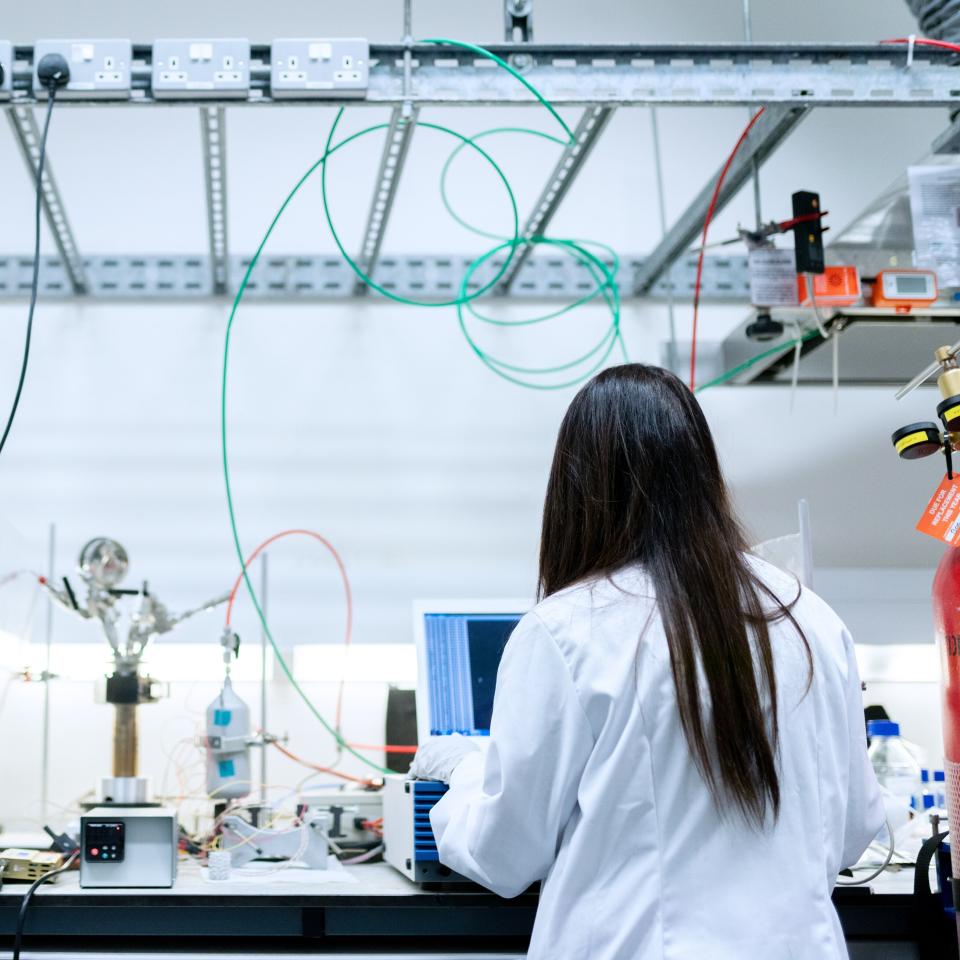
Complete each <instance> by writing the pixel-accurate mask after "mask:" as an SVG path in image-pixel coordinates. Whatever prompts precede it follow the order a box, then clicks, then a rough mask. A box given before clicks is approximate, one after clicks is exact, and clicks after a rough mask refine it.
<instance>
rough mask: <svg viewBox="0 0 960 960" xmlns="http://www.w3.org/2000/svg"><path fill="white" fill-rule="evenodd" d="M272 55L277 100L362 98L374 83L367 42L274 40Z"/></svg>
mask: <svg viewBox="0 0 960 960" xmlns="http://www.w3.org/2000/svg"><path fill="white" fill-rule="evenodd" d="M270 53H271V61H270V92H271V96H272V97H273V98H274V100H283V99H301V100H303V99H308V98H323V97H343V96H346V97H362V96H364V95H365V94H366V92H367V87H368V86H369V84H370V44H369V42H368V41H366V40H363V39H358V38H351V39H335V40H323V39H317V40H274V41H273V43H272V44H271V47H270Z"/></svg>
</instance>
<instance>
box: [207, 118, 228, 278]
mask: <svg viewBox="0 0 960 960" xmlns="http://www.w3.org/2000/svg"><path fill="white" fill-rule="evenodd" d="M200 130H201V133H202V139H203V172H204V182H205V186H206V198H207V234H208V241H209V248H210V277H211V282H212V288H213V292H214V293H215V294H218V295H219V294H224V293H226V292H227V282H228V280H229V276H228V268H229V264H228V261H227V131H226V125H225V117H224V109H223V107H201V108H200Z"/></svg>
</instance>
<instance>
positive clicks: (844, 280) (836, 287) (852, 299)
mask: <svg viewBox="0 0 960 960" xmlns="http://www.w3.org/2000/svg"><path fill="white" fill-rule="evenodd" d="M808 279H809V278H808V277H807V275H806V274H805V273H801V274H800V275H799V276H798V277H797V299H798V301H799V303H800V305H801V306H803V307H812V306H813V305H814V301H816V305H817V306H818V307H849V306H852V305H853V304H855V303H856V302H857V301H858V300H859V299H860V274H858V273H857V268H856V267H848V266H842V267H825V268H824V271H823V273H816V274H813V298H811V297H810V291H809V290H808V288H807V283H808Z"/></svg>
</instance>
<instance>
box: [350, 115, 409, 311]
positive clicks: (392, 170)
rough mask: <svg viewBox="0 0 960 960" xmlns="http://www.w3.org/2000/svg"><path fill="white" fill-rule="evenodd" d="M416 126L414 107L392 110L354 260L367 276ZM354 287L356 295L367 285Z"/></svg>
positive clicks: (388, 215) (380, 243) (361, 284)
mask: <svg viewBox="0 0 960 960" xmlns="http://www.w3.org/2000/svg"><path fill="white" fill-rule="evenodd" d="M416 125H417V109H416V107H411V106H410V105H409V104H407V105H405V106H404V107H396V108H395V109H394V111H393V113H392V115H391V117H390V126H389V128H388V129H387V142H386V143H385V144H384V145H383V154H382V156H381V157H380V169H379V171H378V173H377V186H376V189H375V190H374V192H373V199H372V200H371V202H370V212H369V213H368V214H367V227H366V229H365V230H364V232H363V242H362V243H361V245H360V254H359V256H358V257H357V264H358V265H359V267H360V269H361V270H362V271H363V272H364V273H365V274H366V275H367V276H368V277H369V276H372V275H373V271H374V269H375V268H376V266H377V260H378V259H379V257H380V247H381V246H382V244H383V236H384V234H385V233H386V230H387V223H388V221H389V220H390V211H391V210H392V208H393V201H394V198H395V197H396V195H397V187H398V186H399V184H400V175H401V173H402V172H403V164H404V162H405V161H406V159H407V151H408V150H409V149H410V143H411V141H412V139H413V131H414V129H415V128H416ZM356 288H357V292H358V293H359V292H361V291H364V290H366V289H367V285H366V284H365V283H363V282H362V281H361V280H360V279H359V278H358V279H357V282H356Z"/></svg>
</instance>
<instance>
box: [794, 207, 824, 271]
mask: <svg viewBox="0 0 960 960" xmlns="http://www.w3.org/2000/svg"><path fill="white" fill-rule="evenodd" d="M792 200H793V216H794V219H797V218H798V217H800V218H802V220H801V222H800V223H798V224H796V225H795V226H794V228H793V245H794V253H795V255H796V260H797V273H823V269H824V257H823V225H822V223H821V217H822V216H823V211H822V210H821V209H820V194H818V193H811V192H810V191H809V190H798V191H797V192H796V193H795V194H794V195H793V197H792Z"/></svg>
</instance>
